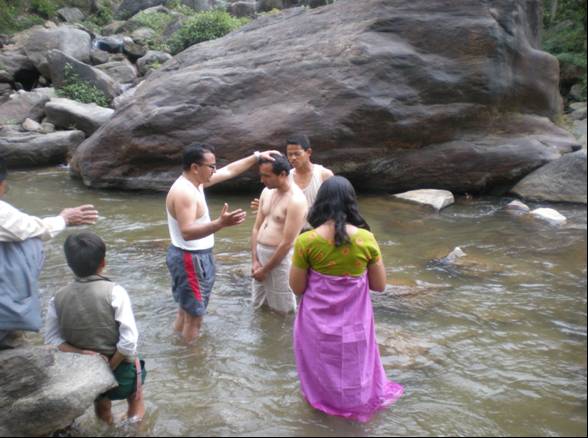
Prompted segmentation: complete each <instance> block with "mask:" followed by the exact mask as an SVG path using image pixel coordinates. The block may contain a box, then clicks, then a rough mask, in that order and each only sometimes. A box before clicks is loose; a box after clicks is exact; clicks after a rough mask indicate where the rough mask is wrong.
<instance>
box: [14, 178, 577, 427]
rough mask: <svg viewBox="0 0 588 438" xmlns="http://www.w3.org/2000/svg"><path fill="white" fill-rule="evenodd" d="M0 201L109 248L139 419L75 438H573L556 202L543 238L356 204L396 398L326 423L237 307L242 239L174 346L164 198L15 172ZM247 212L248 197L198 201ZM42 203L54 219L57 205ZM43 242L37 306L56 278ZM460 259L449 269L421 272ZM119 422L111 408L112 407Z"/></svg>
mask: <svg viewBox="0 0 588 438" xmlns="http://www.w3.org/2000/svg"><path fill="white" fill-rule="evenodd" d="M10 182H11V191H10V193H9V194H8V196H7V200H9V201H10V202H12V203H13V204H14V205H15V206H17V207H20V208H22V209H25V210H26V211H27V212H30V213H34V214H37V215H49V214H55V213H57V210H56V209H57V208H58V207H60V206H66V205H65V204H67V206H73V205H77V204H81V203H87V202H91V203H93V204H94V205H96V206H97V207H98V209H99V210H100V213H101V218H100V220H99V222H98V224H97V225H96V226H95V227H93V228H92V229H93V231H95V232H97V233H98V234H99V235H101V236H102V237H103V238H104V239H105V241H106V243H107V246H108V254H107V256H108V260H107V261H108V265H109V267H108V275H110V276H111V277H112V278H114V279H116V280H117V281H119V282H120V283H122V284H123V285H124V286H126V288H127V289H128V291H129V293H130V295H131V299H132V301H133V306H134V310H135V314H136V317H137V320H138V324H139V330H140V333H141V351H142V353H143V354H144V356H145V358H146V359H147V366H148V369H149V377H148V381H147V382H146V386H145V394H146V405H147V409H148V417H147V418H146V420H145V422H144V424H143V425H141V426H140V427H139V428H137V427H136V426H132V425H127V426H124V427H118V428H109V427H106V426H103V425H100V424H98V423H97V422H96V421H95V420H94V418H93V416H92V415H91V414H90V413H89V414H86V415H85V416H84V417H82V418H81V419H80V420H78V421H77V423H76V426H75V432H76V434H79V435H84V436H94V435H118V436H126V435H147V436H158V435H159V436H165V435H174V436H177V435H252V436H253V435H255V436H260V435H261V436H280V435H304V436H333V435H341V436H367V435H379V436H391V435H407V436H414V435H452V436H460V435H489V436H490V435H526V436H543V435H584V436H585V435H586V345H587V344H586V208H585V207H579V206H563V205H558V206H556V207H555V208H557V209H558V210H559V211H561V212H562V213H563V214H564V215H566V216H568V218H569V223H568V224H567V225H565V226H563V227H559V228H558V227H553V226H551V225H549V224H547V223H544V222H541V221H538V220H534V219H532V218H530V217H525V216H513V215H511V214H510V213H507V212H504V211H503V210H502V207H503V206H504V205H505V204H506V202H507V201H506V200H502V199H492V198H484V199H475V200H465V199H464V200H459V201H458V203H457V204H456V205H454V206H452V207H450V208H448V209H446V210H444V211H443V212H441V213H440V214H437V213H433V212H432V211H431V210H428V209H426V208H422V207H418V206H414V205H411V204H406V203H401V202H399V201H394V200H391V199H390V198H388V197H385V196H379V197H362V198H361V199H360V201H361V202H360V203H361V208H362V212H363V213H364V215H365V217H366V218H367V220H368V222H369V223H370V224H371V226H372V228H373V231H374V232H375V234H376V236H377V238H378V240H379V241H380V243H381V247H382V251H383V254H384V260H385V262H386V265H387V270H388V273H389V283H390V286H389V287H388V289H387V290H386V292H385V293H383V294H374V297H373V301H374V307H375V313H376V325H377V331H378V342H379V344H380V349H381V353H382V360H383V362H384V366H385V368H386V371H387V372H388V374H389V376H390V377H391V378H393V379H394V380H397V381H398V382H400V383H402V384H403V385H404V386H405V389H406V395H405V396H404V397H403V398H402V399H401V400H400V401H399V402H397V403H396V405H394V406H393V407H392V408H391V409H388V410H386V411H384V412H382V413H381V414H379V415H377V416H376V417H375V418H374V420H373V421H372V422H370V423H368V424H367V425H359V424H355V423H350V422H348V421H345V420H341V419H337V418H329V417H327V416H325V415H323V414H320V413H318V412H316V411H314V410H312V409H311V408H309V407H308V406H307V405H306V403H305V402H304V401H303V400H302V398H301V396H300V393H299V386H298V380H297V374H296V369H295V366H294V357H293V352H292V348H291V338H292V322H293V317H292V316H289V317H282V316H278V315H276V314H273V313H271V312H267V311H261V312H253V311H252V309H251V307H250V305H249V293H250V291H249V285H250V278H249V271H250V266H249V252H248V248H249V244H248V239H249V231H250V229H251V226H252V224H253V219H252V217H249V218H248V220H247V223H246V224H245V225H243V226H240V227H236V228H231V229H227V230H223V231H221V232H220V233H218V234H217V239H216V242H217V243H216V249H215V254H216V259H217V262H218V265H219V269H218V271H219V272H218V279H217V283H216V287H215V291H214V293H213V297H212V299H211V303H210V307H209V314H208V316H207V317H206V318H205V323H204V331H203V335H202V337H201V339H200V342H199V343H198V345H197V346H195V347H191V348H186V347H185V346H183V345H182V343H181V342H180V341H179V340H178V339H177V338H176V337H175V336H174V335H173V333H172V330H171V323H172V321H173V318H174V315H175V311H176V307H175V304H174V303H173V300H172V298H171V292H170V280H169V277H168V273H167V269H166V266H165V252H166V248H167V245H168V242H169V240H168V236H167V227H166V223H165V215H164V194H148V193H123V192H112V191H109V192H104V191H90V190H88V189H86V188H84V187H83V186H81V185H80V184H79V183H77V182H75V181H71V180H70V179H69V178H68V177H67V174H66V172H65V171H64V170H54V169H50V170H41V171H38V170H37V171H29V172H15V173H13V174H11V175H10ZM224 201H227V202H229V204H230V207H231V208H237V207H240V208H247V206H248V204H249V199H248V198H246V197H231V196H223V195H212V196H211V197H210V199H209V203H210V206H211V214H218V213H219V212H220V209H221V205H222V202H224ZM56 206H57V207H56ZM67 233H69V231H67V232H66V233H64V234H63V235H62V236H60V237H59V238H57V239H55V240H54V241H51V242H49V243H48V244H47V245H46V253H47V259H46V263H45V269H44V272H43V274H42V277H41V288H42V290H41V293H42V298H43V302H44V304H45V305H46V302H47V299H48V297H49V296H50V295H51V294H52V293H54V292H55V291H56V289H57V288H59V287H61V286H62V285H63V284H64V282H65V280H64V279H65V278H68V276H69V275H70V274H69V272H68V269H67V266H66V264H65V260H64V257H63V255H62V249H61V246H62V244H63V241H64V239H65V236H66V235H67ZM456 246H460V247H461V248H462V249H463V250H464V252H465V253H466V254H467V256H466V257H464V258H463V259H460V260H459V262H458V264H456V265H455V266H443V265H442V264H431V263H430V261H431V260H433V259H439V258H441V257H443V256H446V255H447V254H448V253H449V252H450V251H451V250H453V248H455V247H456ZM115 411H116V412H117V413H119V414H122V413H123V412H124V403H118V404H116V405H115Z"/></svg>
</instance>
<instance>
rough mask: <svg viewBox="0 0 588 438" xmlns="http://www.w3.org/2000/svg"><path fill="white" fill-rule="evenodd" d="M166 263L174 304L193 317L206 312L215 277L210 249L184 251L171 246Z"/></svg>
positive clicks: (214, 267)
mask: <svg viewBox="0 0 588 438" xmlns="http://www.w3.org/2000/svg"><path fill="white" fill-rule="evenodd" d="M166 262H167V268H168V269H169V273H170V274H171V277H172V292H173V296H174V300H175V301H176V303H178V304H179V305H180V307H181V308H182V309H183V310H185V311H186V312H188V313H189V314H190V315H192V316H203V315H204V314H206V308H207V307H208V300H209V298H210V294H211V292H212V287H213V286H214V280H215V277H216V266H215V265H214V257H213V255H212V248H211V249H207V250H202V251H186V250H183V249H180V248H176V247H175V246H173V245H170V247H169V249H168V251H167V258H166Z"/></svg>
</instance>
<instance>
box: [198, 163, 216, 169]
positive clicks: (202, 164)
mask: <svg viewBox="0 0 588 438" xmlns="http://www.w3.org/2000/svg"><path fill="white" fill-rule="evenodd" d="M198 165H199V166H206V167H210V168H211V169H212V170H216V164H208V163H199V164H198Z"/></svg>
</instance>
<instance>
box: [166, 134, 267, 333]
mask: <svg viewBox="0 0 588 438" xmlns="http://www.w3.org/2000/svg"><path fill="white" fill-rule="evenodd" d="M274 152H275V151H267V152H263V153H260V152H258V151H256V152H255V153H253V154H252V155H251V156H249V157H247V158H243V159H241V160H238V161H235V162H233V163H231V164H229V165H227V166H225V167H223V168H222V169H219V170H218V172H217V171H216V157H215V155H214V153H215V150H214V147H212V146H209V145H205V144H194V145H191V146H189V147H188V148H187V149H186V150H185V151H184V154H183V156H182V167H183V172H182V175H181V176H180V177H179V178H178V179H177V180H176V181H175V182H174V184H173V185H172V187H171V188H170V190H169V192H168V194H167V198H166V202H165V205H166V211H167V222H168V227H169V233H170V237H171V243H172V244H171V245H170V247H169V250H168V253H167V259H166V261H167V267H168V269H169V271H170V274H171V277H172V283H173V284H172V290H173V296H174V299H175V301H176V302H177V303H178V305H179V309H178V313H177V317H176V320H175V323H174V329H175V331H176V332H178V333H180V334H181V335H182V338H183V339H184V341H186V342H187V343H191V342H193V341H194V340H195V339H197V338H198V335H199V333H200V328H201V326H202V319H203V317H204V314H205V313H206V308H207V306H208V300H209V298H210V293H211V291H212V287H213V285H214V280H215V276H216V268H215V265H214V259H213V256H212V248H213V247H214V233H215V232H217V231H219V230H221V229H222V228H225V227H231V226H234V225H239V224H241V223H243V221H245V216H246V213H245V212H244V211H243V210H241V209H238V210H234V211H229V206H228V204H226V203H225V205H224V207H223V209H222V211H221V214H220V216H219V217H218V218H217V219H214V220H211V219H210V214H209V211H208V205H207V204H206V197H205V196H204V189H205V188H207V187H211V186H213V185H215V184H218V183H221V182H223V181H227V180H229V179H231V178H234V177H236V176H238V175H240V174H242V173H243V172H245V171H246V170H247V169H249V168H251V167H253V166H254V165H255V164H257V163H258V162H259V161H260V160H261V159H269V160H272V161H273V158H272V157H271V155H270V154H271V153H274Z"/></svg>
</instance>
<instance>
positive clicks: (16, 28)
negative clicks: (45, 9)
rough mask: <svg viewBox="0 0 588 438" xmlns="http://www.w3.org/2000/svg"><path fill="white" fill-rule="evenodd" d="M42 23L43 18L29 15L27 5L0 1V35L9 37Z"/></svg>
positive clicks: (11, 1) (14, 1)
mask: <svg viewBox="0 0 588 438" xmlns="http://www.w3.org/2000/svg"><path fill="white" fill-rule="evenodd" d="M44 22H45V19H44V18H43V17H41V16H39V15H35V14H33V13H30V4H29V3H27V2H22V1H17V0H0V34H8V35H10V34H13V33H15V32H20V31H21V30H25V29H28V28H29V27H32V26H34V25H35V24H43V23H44Z"/></svg>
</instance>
